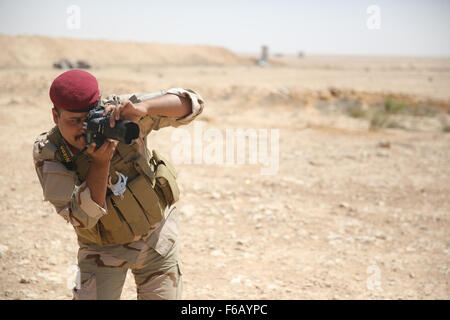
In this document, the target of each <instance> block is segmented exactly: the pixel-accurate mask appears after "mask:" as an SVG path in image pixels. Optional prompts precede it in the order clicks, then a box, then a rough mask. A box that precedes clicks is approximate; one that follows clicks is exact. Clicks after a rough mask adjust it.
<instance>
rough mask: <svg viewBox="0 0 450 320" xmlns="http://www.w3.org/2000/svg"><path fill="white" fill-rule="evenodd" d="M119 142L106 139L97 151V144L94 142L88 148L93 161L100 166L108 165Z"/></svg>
mask: <svg viewBox="0 0 450 320" xmlns="http://www.w3.org/2000/svg"><path fill="white" fill-rule="evenodd" d="M118 143H119V141H117V140H111V139H106V140H105V142H104V143H103V145H102V146H101V147H100V148H98V149H97V150H95V147H96V144H95V142H92V143H91V144H90V145H89V147H88V148H87V153H88V154H89V155H90V156H91V157H92V161H93V162H96V163H100V164H108V163H109V161H111V159H112V157H113V155H114V151H115V150H116V147H117V144H118Z"/></svg>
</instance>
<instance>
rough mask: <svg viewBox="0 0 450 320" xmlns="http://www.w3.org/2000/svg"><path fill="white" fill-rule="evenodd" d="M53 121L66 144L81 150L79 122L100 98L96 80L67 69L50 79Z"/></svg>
mask: <svg viewBox="0 0 450 320" xmlns="http://www.w3.org/2000/svg"><path fill="white" fill-rule="evenodd" d="M50 99H51V100H52V102H53V109H52V114H53V121H54V122H55V124H56V125H58V127H59V131H60V132H61V134H62V136H63V137H64V139H66V141H67V142H68V143H70V144H71V145H72V146H74V147H75V148H77V149H80V150H81V149H83V148H84V147H85V145H86V142H85V140H84V133H85V131H84V129H83V121H84V119H85V118H86V115H87V113H88V111H89V110H91V109H92V108H94V107H95V106H96V105H97V103H98V100H99V99H100V91H99V89H98V82H97V79H96V78H95V77H94V76H93V75H92V74H90V73H89V72H86V71H83V70H76V69H74V70H69V71H66V72H64V73H62V74H60V75H59V76H58V77H56V78H55V80H53V83H52V85H51V86H50Z"/></svg>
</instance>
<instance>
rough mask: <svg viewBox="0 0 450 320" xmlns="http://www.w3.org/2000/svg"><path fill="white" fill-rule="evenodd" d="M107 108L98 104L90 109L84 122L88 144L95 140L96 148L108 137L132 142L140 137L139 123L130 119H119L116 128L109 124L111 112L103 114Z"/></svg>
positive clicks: (127, 142) (128, 142)
mask: <svg viewBox="0 0 450 320" xmlns="http://www.w3.org/2000/svg"><path fill="white" fill-rule="evenodd" d="M104 111H105V108H104V107H102V106H97V107H95V108H94V109H92V110H90V111H89V113H88V114H87V116H86V120H85V121H84V122H83V129H84V130H86V134H85V141H86V145H87V146H88V145H89V144H91V143H92V142H95V144H96V149H98V148H100V147H101V146H102V145H103V143H104V142H105V140H106V139H113V140H118V141H120V142H123V143H126V144H130V143H131V142H132V141H133V139H137V138H138V137H139V125H138V124H137V123H134V122H132V121H129V120H117V121H116V122H115V126H114V128H111V126H110V124H109V118H110V115H111V113H109V114H108V115H106V117H105V116H103V112H104Z"/></svg>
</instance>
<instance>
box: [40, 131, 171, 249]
mask: <svg viewBox="0 0 450 320" xmlns="http://www.w3.org/2000/svg"><path fill="white" fill-rule="evenodd" d="M47 137H48V140H49V141H50V142H51V143H52V144H54V145H55V146H56V148H57V149H62V145H63V144H64V141H63V138H62V136H61V133H60V132H59V129H58V127H57V126H56V127H54V128H53V129H52V130H51V131H50V132H49V133H48V136H47ZM137 148H138V147H137V145H136V144H131V145H127V144H124V143H119V144H118V145H117V148H116V152H115V154H114V156H113V158H112V160H111V165H110V171H109V173H110V177H111V180H112V183H113V184H115V183H116V182H117V180H118V179H119V177H118V175H117V174H116V172H120V173H122V174H123V175H125V176H126V177H128V179H127V183H126V190H125V192H124V193H123V195H122V196H123V197H122V196H120V195H114V194H113V193H112V192H111V190H110V189H109V188H108V190H107V196H106V205H107V210H108V214H106V215H104V216H103V217H101V218H100V219H99V221H98V223H97V224H96V225H95V226H94V227H93V228H91V229H86V228H80V227H74V228H75V231H76V233H77V235H78V239H79V241H80V242H82V243H87V244H92V243H93V244H97V245H107V244H124V243H129V242H132V241H134V239H135V238H136V237H139V236H142V235H145V234H147V233H148V232H149V230H150V229H151V228H152V227H154V226H155V224H157V223H158V222H160V221H161V219H162V218H163V217H164V212H165V208H166V207H167V206H170V205H172V204H173V203H175V202H176V201H177V200H178V198H179V189H178V186H177V183H176V172H175V170H174V168H173V167H172V165H171V164H170V162H168V161H167V160H166V159H165V158H163V157H162V156H161V155H160V154H159V153H157V152H156V151H155V150H153V156H152V158H151V159H150V162H148V161H146V159H145V157H144V156H142V155H141V154H140V153H139V152H138V149H137ZM63 157H64V155H63V154H62V153H61V152H55V160H58V161H60V162H62V163H65V162H64V159H63ZM73 162H74V163H73V168H72V170H74V171H75V172H76V174H77V175H78V178H79V181H80V182H83V181H85V180H86V176H87V173H88V170H89V162H90V156H89V155H88V154H87V153H86V151H84V152H83V153H80V154H78V156H75V157H74V161H73Z"/></svg>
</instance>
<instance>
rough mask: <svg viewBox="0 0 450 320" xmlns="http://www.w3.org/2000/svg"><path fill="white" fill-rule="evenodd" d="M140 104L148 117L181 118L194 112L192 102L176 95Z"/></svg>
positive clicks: (166, 95)
mask: <svg viewBox="0 0 450 320" xmlns="http://www.w3.org/2000/svg"><path fill="white" fill-rule="evenodd" d="M140 104H141V105H142V107H144V109H145V110H146V113H147V114H148V115H152V114H154V115H158V116H165V117H170V118H181V117H184V116H186V115H188V114H189V113H191V112H192V104H191V100H190V99H188V98H185V97H180V96H177V95H175V94H165V95H162V96H160V97H156V98H153V99H149V100H146V101H144V102H141V103H140Z"/></svg>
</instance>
